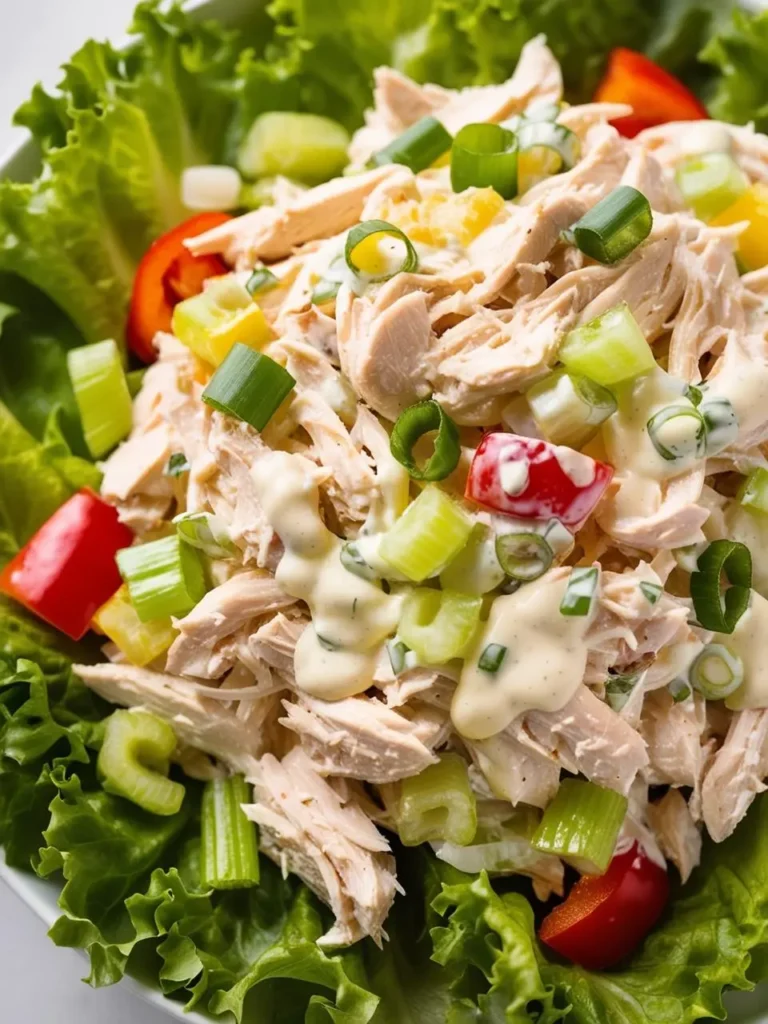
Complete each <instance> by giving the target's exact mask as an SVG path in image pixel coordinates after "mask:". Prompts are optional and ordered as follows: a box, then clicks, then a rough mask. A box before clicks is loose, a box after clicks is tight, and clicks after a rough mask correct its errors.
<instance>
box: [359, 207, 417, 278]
mask: <svg viewBox="0 0 768 1024" xmlns="http://www.w3.org/2000/svg"><path fill="white" fill-rule="evenodd" d="M382 238H394V239H396V240H397V241H398V242H401V243H402V245H403V247H404V253H403V258H402V260H401V261H400V265H399V266H398V267H396V268H395V269H394V270H393V269H392V267H391V266H390V265H389V260H388V259H387V258H386V257H385V255H384V254H382V253H381V251H380V250H379V247H378V244H379V242H380V241H381V240H382ZM344 259H345V260H346V261H347V266H348V267H349V269H350V270H351V271H352V273H353V274H357V275H360V276H364V277H365V278H366V279H367V280H369V281H373V282H376V281H388V280H389V279H390V278H391V277H394V276H395V274H400V273H405V274H413V273H415V272H416V271H417V270H418V269H419V257H418V256H417V254H416V250H415V249H414V247H413V244H412V243H411V240H410V238H408V236H407V235H406V234H404V233H403V232H402V231H401V230H400V228H396V227H395V225H394V224H389V223H387V221H385V220H366V221H363V223H362V224H356V225H355V227H353V228H352V230H351V231H350V232H349V234H348V235H347V241H346V244H345V246H344Z"/></svg>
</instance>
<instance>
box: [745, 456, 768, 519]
mask: <svg viewBox="0 0 768 1024" xmlns="http://www.w3.org/2000/svg"><path fill="white" fill-rule="evenodd" d="M738 498H739V501H740V502H741V504H742V505H744V506H745V507H746V508H748V509H751V510H752V511H754V512H767V513H768V469H763V468H762V466H761V467H759V468H758V469H753V470H752V472H751V473H750V474H749V476H748V477H747V478H746V479H745V480H744V483H743V484H742V485H741V488H740V489H739V494H738Z"/></svg>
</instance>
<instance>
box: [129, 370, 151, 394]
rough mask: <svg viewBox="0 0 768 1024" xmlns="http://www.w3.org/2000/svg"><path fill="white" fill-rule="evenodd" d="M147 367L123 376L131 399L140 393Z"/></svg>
mask: <svg viewBox="0 0 768 1024" xmlns="http://www.w3.org/2000/svg"><path fill="white" fill-rule="evenodd" d="M147 369H148V368H147V367H146V366H142V367H141V368H140V369H139V370H129V371H128V373H126V375H125V381H126V384H127V385H128V393H129V395H130V396H131V398H135V397H136V395H138V393H139V392H140V391H141V389H142V387H143V386H144V378H145V377H146V375H147Z"/></svg>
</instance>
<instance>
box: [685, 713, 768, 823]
mask: <svg viewBox="0 0 768 1024" xmlns="http://www.w3.org/2000/svg"><path fill="white" fill-rule="evenodd" d="M766 775H768V710H756V711H752V710H747V711H737V712H735V714H734V715H733V718H732V719H731V724H730V727H729V729H728V735H727V736H726V737H725V740H724V742H723V745H722V747H720V749H719V750H718V751H717V753H716V754H715V755H714V757H713V758H712V759H711V760H710V762H709V765H708V767H707V768H706V770H705V773H704V781H703V782H702V786H701V808H702V817H703V819H704V824H705V825H706V826H707V831H708V832H709V834H710V836H712V838H713V839H714V840H715V842H716V843H721V842H722V841H723V840H724V839H727V838H728V836H729V835H730V834H731V833H732V832H733V830H734V829H735V828H736V826H737V825H738V823H739V822H740V821H741V819H742V818H743V817H744V815H745V814H746V813H747V811H748V810H749V806H750V804H751V803H752V801H753V800H754V799H755V797H756V796H757V794H758V793H762V792H763V791H764V790H765V788H766V787H765V784H764V782H763V779H764V778H765V777H766Z"/></svg>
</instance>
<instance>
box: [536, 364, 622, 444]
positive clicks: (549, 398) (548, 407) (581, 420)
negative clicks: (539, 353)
mask: <svg viewBox="0 0 768 1024" xmlns="http://www.w3.org/2000/svg"><path fill="white" fill-rule="evenodd" d="M525 397H526V399H527V400H528V404H529V406H530V408H531V412H532V413H533V418H534V420H535V421H536V425H537V426H538V428H539V430H540V431H541V433H542V434H543V435H544V437H545V438H546V439H547V440H548V441H551V442H552V443H553V444H561V445H567V447H569V448H581V447H582V446H583V445H585V444H586V443H587V441H589V440H590V439H591V438H592V437H594V436H595V434H596V433H597V430H598V427H599V426H600V424H601V423H603V422H604V421H605V420H607V419H608V417H609V416H611V415H612V414H613V413H614V412H616V399H615V398H614V397H613V395H612V394H611V392H610V391H608V389H607V388H604V387H602V386H601V385H600V384H596V383H595V382H594V381H592V380H589V379H588V378H587V377H582V376H581V375H580V374H577V373H568V372H567V371H566V370H557V371H555V373H551V374H549V376H547V377H545V378H544V379H543V380H540V381H539V382H538V384H534V385H533V387H532V388H531V389H530V390H529V391H527V392H526V395H525Z"/></svg>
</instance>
